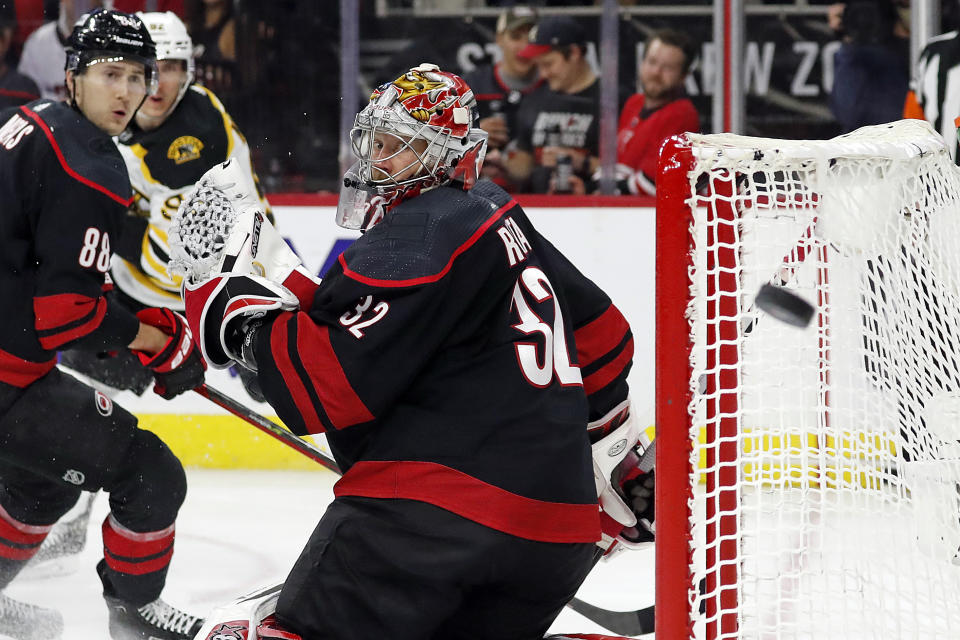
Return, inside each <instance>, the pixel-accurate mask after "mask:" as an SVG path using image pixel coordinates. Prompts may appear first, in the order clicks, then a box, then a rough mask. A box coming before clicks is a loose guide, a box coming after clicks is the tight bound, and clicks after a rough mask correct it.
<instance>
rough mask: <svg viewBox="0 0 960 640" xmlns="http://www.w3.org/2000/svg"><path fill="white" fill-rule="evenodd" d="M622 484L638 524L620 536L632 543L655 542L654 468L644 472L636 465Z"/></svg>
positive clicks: (625, 530)
mask: <svg viewBox="0 0 960 640" xmlns="http://www.w3.org/2000/svg"><path fill="white" fill-rule="evenodd" d="M627 477H628V479H626V480H625V481H624V482H623V484H622V485H621V492H622V493H623V496H624V498H625V499H626V502H627V505H628V506H629V507H630V509H631V511H633V513H634V515H635V516H636V518H637V524H636V526H633V527H627V528H625V529H623V530H622V531H621V532H620V537H621V538H622V539H623V540H625V541H626V542H629V543H632V544H642V543H644V542H653V540H654V534H655V533H656V526H655V524H654V517H655V510H654V501H653V497H654V493H655V492H654V489H655V486H656V482H655V478H654V470H653V469H650V471H647V472H646V473H644V472H643V471H641V470H640V468H639V467H634V468H633V469H632V470H631V471H630V473H628V474H627Z"/></svg>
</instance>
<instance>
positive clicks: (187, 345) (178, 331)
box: [133, 308, 207, 400]
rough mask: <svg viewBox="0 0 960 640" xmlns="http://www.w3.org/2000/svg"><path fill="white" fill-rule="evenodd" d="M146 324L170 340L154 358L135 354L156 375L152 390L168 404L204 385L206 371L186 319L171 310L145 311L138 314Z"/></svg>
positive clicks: (141, 353)
mask: <svg viewBox="0 0 960 640" xmlns="http://www.w3.org/2000/svg"><path fill="white" fill-rule="evenodd" d="M137 318H138V319H139V320H140V322H142V323H144V324H149V325H151V326H154V327H156V328H158V329H160V331H162V332H164V333H165V334H167V335H168V336H170V338H169V339H168V340H167V342H166V344H165V345H164V346H163V349H161V350H160V351H158V352H157V353H155V354H149V353H146V352H144V351H139V350H133V353H134V354H136V356H137V358H138V359H139V360H140V363H141V364H142V365H143V366H145V367H147V368H149V369H150V370H151V371H152V372H153V379H154V385H153V390H154V392H155V393H157V394H158V395H160V396H162V397H163V398H166V399H167V400H169V399H170V398H173V397H174V396H178V395H180V394H181V393H183V392H184V391H189V390H190V389H195V388H196V387H199V386H200V385H201V384H203V375H204V374H203V372H204V370H205V369H206V368H207V366H206V364H204V362H203V359H202V358H201V357H200V353H199V352H198V351H197V345H196V343H195V342H194V340H193V335H192V334H191V332H190V327H188V326H187V321H186V319H185V318H184V317H183V316H182V315H180V314H179V313H176V312H174V311H171V310H170V309H166V308H164V309H156V308H154V309H144V310H143V311H140V312H139V313H137Z"/></svg>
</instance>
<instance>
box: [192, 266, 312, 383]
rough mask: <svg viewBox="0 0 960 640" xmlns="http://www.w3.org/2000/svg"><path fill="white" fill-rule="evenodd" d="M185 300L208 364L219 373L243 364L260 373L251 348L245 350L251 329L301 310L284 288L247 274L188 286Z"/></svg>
mask: <svg viewBox="0 0 960 640" xmlns="http://www.w3.org/2000/svg"><path fill="white" fill-rule="evenodd" d="M183 300H184V303H185V304H186V311H187V318H188V321H189V323H190V328H191V329H193V332H194V335H196V336H197V339H198V341H199V342H200V350H201V351H202V352H203V357H204V358H206V360H207V362H209V363H210V364H211V365H212V366H213V367H216V368H217V369H224V368H226V367H228V366H230V364H231V363H232V362H239V363H240V364H242V365H244V366H246V367H247V368H248V369H250V370H251V371H256V366H257V365H256V362H252V361H250V360H251V359H250V357H249V355H250V354H252V349H251V348H250V347H251V345H250V344H247V345H246V346H247V349H246V351H245V350H244V341H245V339H247V334H248V333H249V332H250V330H251V328H253V327H254V326H255V325H258V324H259V323H260V321H262V320H263V319H264V318H267V317H268V316H272V315H275V314H277V313H279V312H281V311H290V310H294V309H297V308H298V306H299V302H298V300H297V297H296V296H295V295H293V293H291V292H290V291H289V290H288V289H286V288H285V287H284V286H283V285H279V284H277V283H275V282H271V281H270V280H267V279H266V278H261V277H259V276H252V275H243V274H228V275H223V276H218V277H215V278H210V279H209V280H207V281H205V282H202V283H200V284H198V285H191V284H187V285H184V288H183ZM247 342H248V343H249V342H250V341H249V340H247ZM245 353H246V354H247V358H246V359H244V354H245Z"/></svg>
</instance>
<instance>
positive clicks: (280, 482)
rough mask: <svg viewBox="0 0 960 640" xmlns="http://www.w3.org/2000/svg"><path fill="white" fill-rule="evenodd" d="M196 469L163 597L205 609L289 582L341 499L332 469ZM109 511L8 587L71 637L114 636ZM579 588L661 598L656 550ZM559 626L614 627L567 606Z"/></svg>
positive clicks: (635, 599) (610, 599)
mask: <svg viewBox="0 0 960 640" xmlns="http://www.w3.org/2000/svg"><path fill="white" fill-rule="evenodd" d="M187 475H188V481H189V490H188V494H187V500H186V503H185V504H184V506H183V509H182V510H181V511H180V517H179V518H178V520H177V539H176V550H175V553H174V557H173V562H172V564H171V567H170V573H169V577H168V581H167V588H166V590H165V591H164V599H165V600H167V601H168V602H170V603H171V604H173V605H176V606H179V607H181V608H183V609H186V610H188V611H190V612H191V613H195V614H197V615H205V614H206V613H207V612H209V611H210V609H212V608H213V607H215V606H217V605H220V604H223V603H225V602H227V601H229V600H231V599H233V598H234V597H236V596H238V595H240V594H242V593H244V592H247V591H249V590H251V589H253V588H255V587H258V586H262V585H266V584H270V583H273V582H279V581H281V580H283V578H284V577H285V576H286V572H287V570H288V569H289V567H290V566H291V565H292V564H293V561H294V560H295V559H296V557H297V555H298V554H299V552H300V549H301V547H302V546H303V544H304V543H305V542H306V540H307V537H308V536H309V535H310V532H311V531H312V530H313V527H314V525H315V524H316V522H317V520H319V518H320V516H321V514H322V513H323V511H324V508H325V506H326V504H327V503H328V502H329V501H330V500H331V499H332V498H333V493H332V486H333V483H334V481H335V480H336V476H334V474H332V473H329V472H326V471H322V472H296V471H221V470H188V472H187ZM106 512H107V500H106V497H105V496H104V495H102V494H101V495H99V496H98V497H97V501H96V504H95V506H94V510H93V516H92V517H91V519H90V528H89V533H88V538H87V546H86V548H85V549H84V551H83V553H82V554H80V557H79V558H78V561H79V566H78V569H77V570H76V571H74V572H73V573H70V574H68V575H64V576H60V577H55V578H36V577H29V576H26V577H25V578H23V579H17V580H16V581H14V583H13V584H12V585H11V586H10V587H9V589H8V590H7V593H8V594H9V595H10V596H11V597H14V598H17V599H20V600H24V601H26V602H31V603H34V604H39V605H42V606H47V607H55V608H57V609H59V610H60V611H61V612H62V613H63V616H64V621H65V623H66V631H65V633H64V636H63V638H64V640H101V639H102V640H109V634H108V633H107V609H106V606H105V605H104V603H103V599H102V597H101V596H100V581H99V579H98V578H97V576H96V572H95V571H94V565H95V564H96V562H97V560H99V559H100V557H101V554H102V546H101V538H100V524H101V523H102V521H103V518H104V517H105V515H106ZM578 595H579V597H580V598H581V599H583V600H586V601H587V602H590V603H592V604H595V605H597V606H600V607H603V608H606V609H611V610H623V611H626V610H634V609H639V608H641V607H645V606H647V605H650V604H652V603H653V550H652V549H650V550H644V551H633V552H624V553H621V554H620V555H618V556H617V557H615V558H614V559H613V560H611V561H610V562H601V563H600V564H599V565H598V566H597V567H596V569H594V571H593V573H591V574H590V576H589V577H588V578H587V581H586V582H585V583H584V585H583V588H582V589H581V590H580V593H579V594H578ZM551 631H553V632H578V633H602V632H604V631H605V630H604V629H603V628H602V627H599V626H597V625H595V624H592V623H591V622H589V621H588V620H586V619H585V618H583V617H582V616H580V615H579V614H577V613H575V612H573V611H571V610H570V609H566V610H564V612H563V613H562V614H561V615H560V617H559V618H558V619H557V621H556V623H555V624H554V626H553V627H552V628H551ZM0 637H5V636H2V634H0ZM646 637H652V635H650V636H646Z"/></svg>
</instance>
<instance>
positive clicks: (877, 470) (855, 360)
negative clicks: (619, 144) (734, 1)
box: [657, 121, 960, 640]
mask: <svg viewBox="0 0 960 640" xmlns="http://www.w3.org/2000/svg"><path fill="white" fill-rule="evenodd" d="M687 140H688V143H689V148H688V151H689V154H690V156H692V159H693V165H692V166H693V170H692V171H691V172H690V173H689V174H688V175H689V192H688V193H687V194H686V196H685V199H686V203H687V205H688V206H689V207H690V209H691V211H692V219H693V225H692V227H691V228H690V237H691V241H692V244H693V247H694V249H693V251H692V253H691V255H690V265H689V275H690V282H689V284H690V297H689V303H688V306H687V310H686V313H687V318H688V320H689V323H690V340H691V341H692V344H693V348H692V351H691V356H690V366H691V376H690V380H689V385H690V388H691V392H692V401H691V402H690V405H689V422H688V424H687V428H688V430H689V446H690V455H689V465H690V466H689V478H690V485H691V487H692V489H693V490H692V498H691V503H690V507H691V512H690V517H689V542H690V545H691V549H690V552H691V562H690V567H689V569H690V572H691V580H690V588H689V593H688V600H689V616H690V621H691V628H692V630H693V635H694V636H695V637H698V638H812V639H817V640H820V639H824V638H845V639H847V638H882V639H883V640H890V639H892V638H960V171H958V169H957V167H956V166H954V163H953V161H952V160H951V159H950V155H949V153H948V151H947V148H946V146H945V145H944V143H943V141H942V139H941V138H940V137H939V136H938V135H937V134H936V133H935V132H934V131H933V130H932V129H931V128H930V127H929V126H928V125H926V123H924V122H920V121H902V122H898V123H894V124H891V125H882V126H877V127H868V128H864V129H860V130H858V131H856V132H853V133H851V134H848V135H846V136H841V137H838V138H835V139H833V140H828V141H786V140H769V139H758V138H747V137H740V136H733V135H689V136H687ZM663 214H664V212H663V211H658V215H663ZM658 250H659V249H658ZM765 282H772V283H774V284H776V285H778V286H782V287H784V288H786V289H789V290H791V291H793V292H795V293H797V294H799V295H800V296H801V297H802V298H803V299H805V300H807V301H808V302H810V303H811V304H813V305H814V306H815V307H816V309H817V313H816V315H815V316H814V318H813V321H812V322H811V323H810V325H809V326H808V327H807V328H805V329H798V328H796V327H792V326H789V325H787V324H784V323H781V322H779V321H777V320H775V319H774V318H772V317H770V316H767V315H765V314H764V313H762V312H760V311H759V310H758V309H756V307H755V305H754V296H755V294H756V292H757V290H758V289H759V287H760V286H761V284H763V283H765ZM657 427H658V430H659V429H660V428H661V425H660V424H658V425H657ZM658 479H659V471H658ZM658 506H659V505H658ZM658 522H659V521H658Z"/></svg>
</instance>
